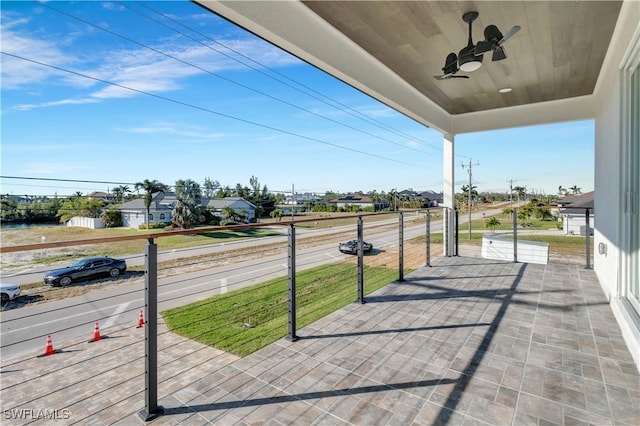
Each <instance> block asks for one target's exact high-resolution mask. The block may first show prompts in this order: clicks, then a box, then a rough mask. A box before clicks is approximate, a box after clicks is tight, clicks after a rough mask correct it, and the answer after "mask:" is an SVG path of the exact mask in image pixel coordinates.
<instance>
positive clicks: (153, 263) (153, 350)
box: [138, 238, 164, 422]
mask: <svg viewBox="0 0 640 426" xmlns="http://www.w3.org/2000/svg"><path fill="white" fill-rule="evenodd" d="M144 282H145V289H144V303H145V318H146V319H147V324H146V327H145V329H144V350H145V363H144V366H145V374H144V385H145V392H144V402H145V404H144V405H145V407H144V409H143V410H142V411H140V412H139V413H138V414H139V415H140V417H141V418H142V419H143V420H144V421H147V422H148V421H151V420H153V419H155V418H157V417H159V416H161V415H163V414H164V408H163V407H161V406H159V405H158V246H157V245H156V243H155V242H154V241H153V238H149V239H148V240H147V246H146V253H145V280H144Z"/></svg>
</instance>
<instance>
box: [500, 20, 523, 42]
mask: <svg viewBox="0 0 640 426" xmlns="http://www.w3.org/2000/svg"><path fill="white" fill-rule="evenodd" d="M518 31H520V25H515V26H513V27H512V28H511V29H510V30H509V31H507V33H506V34H505V35H504V37H502V40H500V41H499V42H498V45H502V44H503V43H505V42H506V41H507V40H509V39H510V38H511V37H513V36H514V35H515V34H516V33H517V32H518Z"/></svg>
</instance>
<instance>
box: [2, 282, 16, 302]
mask: <svg viewBox="0 0 640 426" xmlns="http://www.w3.org/2000/svg"><path fill="white" fill-rule="evenodd" d="M18 296H20V286H19V285H18V284H5V283H1V284H0V300H1V301H2V304H3V305H4V304H5V303H7V302H8V301H9V300H13V299H15V298H16V297H18Z"/></svg>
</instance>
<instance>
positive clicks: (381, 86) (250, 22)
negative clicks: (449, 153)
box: [196, 0, 622, 134]
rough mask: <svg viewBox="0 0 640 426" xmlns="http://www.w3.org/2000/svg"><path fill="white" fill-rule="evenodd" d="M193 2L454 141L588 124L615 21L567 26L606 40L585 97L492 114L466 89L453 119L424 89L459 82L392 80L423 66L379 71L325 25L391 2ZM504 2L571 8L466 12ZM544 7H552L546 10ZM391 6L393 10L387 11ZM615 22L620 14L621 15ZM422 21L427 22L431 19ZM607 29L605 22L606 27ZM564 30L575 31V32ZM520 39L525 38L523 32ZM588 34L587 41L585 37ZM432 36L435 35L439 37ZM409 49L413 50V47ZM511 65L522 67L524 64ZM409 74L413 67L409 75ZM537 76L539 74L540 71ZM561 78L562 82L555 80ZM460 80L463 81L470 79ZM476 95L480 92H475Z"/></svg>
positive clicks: (358, 47)
mask: <svg viewBox="0 0 640 426" xmlns="http://www.w3.org/2000/svg"><path fill="white" fill-rule="evenodd" d="M196 3H198V4H201V5H202V6H204V7H205V8H207V9H209V10H211V11H213V12H215V13H217V14H219V15H220V16H222V17H224V18H226V19H228V20H230V21H231V22H234V23H235V24H237V25H239V26H240V27H243V28H245V29H246V30H248V31H250V32H252V33H254V34H255V35H257V36H259V37H261V38H263V39H265V40H267V41H269V42H271V43H273V44H275V45H277V46H279V47H280V48H282V49H284V50H286V51H288V52H290V53H291V54H293V55H295V56H297V57H298V58H300V59H302V60H304V61H306V62H308V63H309V64H312V65H314V66H316V67H318V68H320V69H322V70H324V71H326V72H327V73H329V74H331V75H333V76H334V77H336V78H338V79H340V80H342V81H343V82H345V83H347V84H349V85H351V86H352V87H354V88H356V89H358V90H360V91H362V92H364V93H366V94H368V95H370V96H372V97H373V98H375V99H377V100H379V101H380V102H382V103H384V104H386V105H388V106H389V107H391V108H393V109H395V110H397V111H399V112H401V113H402V114H404V115H406V116H408V117H410V118H412V119H414V120H416V121H417V122H419V123H422V124H424V125H426V126H429V127H431V128H434V129H436V130H438V131H440V132H442V133H445V134H459V133H468V132H475V131H483V130H492V129H502V128H507V127H519V126H528V125H536V124H545V123H553V122H562V121H573V120H582V119H589V118H594V117H595V112H596V99H595V95H594V93H595V87H596V86H597V82H596V79H601V78H603V77H602V75H601V73H600V70H601V69H602V68H603V67H604V66H605V64H606V63H607V61H608V60H610V56H611V55H610V54H609V52H608V50H607V49H608V47H609V43H610V40H611V38H612V34H613V32H614V29H615V24H616V21H617V19H619V18H618V10H619V9H615V8H613V9H611V8H608V9H606V10H608V11H609V12H608V15H609V16H608V20H607V22H608V24H607V25H608V28H604V29H599V30H597V31H591V29H590V28H589V27H588V24H589V23H587V22H580V21H579V20H578V19H579V18H576V19H575V21H576V22H575V23H574V24H575V25H577V26H578V27H580V28H581V33H580V34H581V37H583V38H582V39H581V40H582V42H583V43H594V44H595V43H596V41H593V38H594V37H596V36H600V37H601V38H602V34H606V36H607V39H606V41H603V40H599V41H597V43H600V44H602V43H606V45H605V52H604V53H602V56H603V58H602V59H599V60H598V61H595V62H593V63H591V62H589V64H588V65H589V66H590V67H597V71H598V72H597V73H596V74H595V78H594V79H593V82H592V83H591V86H589V87H588V88H587V89H586V90H587V92H588V93H587V94H584V95H581V96H566V95H564V96H563V97H559V98H557V99H550V100H548V101H544V102H521V103H517V102H516V103H515V104H512V105H510V106H507V107H502V108H496V107H495V102H494V103H493V104H491V103H490V102H489V97H490V96H491V97H493V98H494V99H495V96H494V95H493V94H491V95H486V96H485V94H484V93H483V92H482V90H483V89H482V88H480V89H478V88H474V89H469V90H476V92H475V95H474V96H475V99H476V101H477V103H476V104H475V107H474V108H473V110H469V111H467V112H464V113H461V114H455V113H451V112H449V111H447V110H446V109H445V108H443V107H442V106H441V104H442V102H440V104H438V103H437V102H436V101H435V100H434V99H435V96H430V92H429V90H430V89H429V88H432V89H431V90H440V89H439V88H438V87H441V86H433V84H436V83H438V84H461V83H458V82H459V81H460V80H452V81H440V82H438V81H436V82H435V83H433V82H432V81H431V80H433V77H432V75H431V74H432V73H433V71H434V70H432V69H430V70H424V74H425V80H424V84H425V86H420V87H418V86H419V84H416V81H415V80H411V79H407V78H403V77H401V76H400V74H399V72H407V73H409V72H414V73H416V72H417V71H420V68H419V67H422V66H423V64H420V63H417V64H411V63H403V64H402V66H403V67H405V68H403V69H400V70H399V68H393V67H392V66H389V63H388V61H387V64H385V63H384V58H382V59H381V58H380V57H383V56H384V54H385V52H382V53H380V52H374V53H380V55H378V56H380V57H376V56H374V54H372V53H370V52H371V51H374V49H373V48H371V47H369V46H364V47H363V45H365V44H366V43H367V40H366V39H364V36H363V37H361V38H359V39H358V40H357V41H355V40H354V38H355V37H349V36H348V35H346V34H345V28H344V27H343V28H342V30H340V29H338V28H337V27H336V26H334V25H332V24H330V23H329V21H331V22H334V24H335V22H336V20H337V19H338V17H339V16H341V15H340V14H341V13H352V16H353V17H356V16H357V15H355V14H354V13H355V12H354V11H353V8H354V7H355V8H359V7H369V8H370V9H369V10H368V11H369V12H372V13H373V12H376V13H377V9H373V8H374V7H376V4H379V5H380V8H379V13H380V14H384V13H388V12H389V11H388V10H387V9H386V8H385V6H388V5H390V4H391V3H393V2H360V3H361V4H362V5H364V4H365V3H367V4H369V5H368V6H366V5H365V6H361V4H358V3H359V2H327V3H331V6H326V7H331V8H332V9H331V11H330V13H329V12H327V13H326V15H324V16H319V15H318V13H316V11H314V10H313V9H312V8H313V7H316V8H319V9H320V10H322V8H323V7H325V6H323V5H322V2H319V3H317V4H316V2H310V5H309V6H307V5H305V3H304V2H300V1H266V2H265V1H211V0H200V1H197V2H196ZM400 3H406V5H404V6H400V7H412V5H411V3H413V2H400ZM421 3H424V4H425V5H428V6H424V7H429V8H430V9H429V10H430V11H431V10H433V8H436V7H442V8H449V9H450V8H451V7H453V6H456V7H458V8H459V10H464V9H465V8H468V7H472V6H473V4H469V3H468V2H437V1H434V2H421ZM506 3H509V4H512V3H513V4H516V5H518V4H520V7H521V9H522V10H524V8H527V7H529V6H530V5H532V4H534V3H535V4H536V5H537V4H540V5H541V7H557V6H556V5H558V4H561V3H567V4H568V5H571V4H576V2H502V3H501V2H480V3H476V5H475V6H473V7H489V5H490V4H499V5H500V6H502V5H503V4H506ZM577 3H584V4H586V5H587V6H588V4H589V3H593V4H594V5H596V4H597V5H598V6H599V7H600V8H602V7H605V8H606V7H607V3H611V4H617V5H618V8H619V7H620V4H621V3H620V2H577ZM398 4H399V3H398ZM414 4H415V3H414ZM550 4H551V5H552V6H549V5H550ZM452 5H453V6H452ZM341 7H344V10H343V11H341V9H340V8H341ZM393 7H396V6H395V4H394V6H393ZM421 7H422V6H421ZM493 7H496V6H493ZM581 7H582V6H581ZM585 7H586V6H585ZM487 10H491V9H487ZM516 10H520V9H516ZM547 12H548V11H547ZM596 12H597V10H596V11H592V12H590V13H593V14H595V13H596ZM412 13H413V9H412ZM456 13H458V10H457V9H456V10H455V11H453V12H451V13H450V15H449V16H448V19H449V20H450V26H454V25H459V24H460V23H457V21H454V20H453V17H455V16H457V15H456ZM522 13H525V12H522ZM526 13H529V11H528V10H527V11H526ZM585 13H586V12H585ZM548 15H549V14H548V13H547V14H546V15H544V14H540V15H539V16H538V15H536V16H538V18H539V19H540V20H542V19H547V20H550V19H552V18H549V16H548ZM611 15H613V16H611ZM620 15H622V13H621V14H620ZM443 16H444V15H443ZM510 16H511V17H512V19H513V20H516V21H518V22H522V23H523V25H524V22H526V20H525V19H527V18H529V19H531V15H523V16H520V17H519V18H518V14H517V13H516V12H511V15H510ZM593 16H596V15H593ZM423 18H426V16H424V17H423ZM429 18H430V19H431V17H429ZM441 19H445V18H441ZM420 20H421V19H415V21H417V22H419V21H420ZM458 20H459V19H458ZM383 21H384V19H382V18H381V19H373V20H372V22H373V23H372V24H371V25H369V24H368V25H367V27H374V26H375V23H377V22H383ZM611 22H613V23H612V24H611ZM462 25H463V26H464V25H466V24H464V23H462ZM537 25H539V26H541V27H545V28H547V27H553V23H549V22H538V23H537ZM603 26H604V24H603ZM416 28H418V25H416ZM463 28H464V27H463ZM377 30H378V27H375V28H367V31H369V32H368V33H367V34H368V35H369V36H370V35H371V34H374V32H375V31H377ZM380 31H381V34H382V31H384V29H380ZM478 31H480V34H481V31H482V30H481V29H478ZM572 31H574V32H575V31H577V30H572ZM522 32H523V33H524V32H525V31H524V29H523V31H522ZM589 32H591V33H594V34H593V35H589ZM439 37H441V36H440V35H439ZM554 37H555V36H554ZM441 38H442V37H441ZM514 38H515V37H514ZM420 41H421V40H418V42H420ZM428 41H429V40H427V39H425V40H424V42H425V43H427V42H428ZM413 42H414V43H417V42H416V41H415V40H414V41H413ZM570 42H571V41H569V43H570ZM372 43H374V41H372ZM453 44H455V43H453V42H452V45H453ZM458 44H459V42H458ZM516 46H517V45H515V44H514V47H516ZM447 48H448V47H447ZM600 49H601V50H602V46H600ZM512 50H513V57H514V58H517V57H518V56H517V55H518V54H517V51H516V49H515V48H514V49H512ZM389 52H391V50H389V51H387V52H386V54H390V53H389ZM605 53H606V57H605ZM434 55H436V53H434ZM439 56H441V55H439ZM508 60H509V58H508V59H507V61H508ZM527 60H529V59H527ZM554 60H555V59H554V58H551V59H549V62H553V61H554ZM515 61H516V59H514V62H515ZM502 62H506V61H501V62H500V64H502ZM516 63H517V64H520V63H523V64H524V63H525V60H522V61H521V62H516ZM585 66H586V65H585ZM409 67H413V68H412V69H409ZM392 68H393V69H392ZM487 72H488V71H487ZM564 72H565V71H563V73H564ZM570 73H571V71H570V70H569V69H567V70H566V74H567V76H569V75H570ZM539 74H542V73H541V72H540V73H539ZM474 77H475V74H474ZM480 78H483V76H482V75H479V79H478V81H479V80H480ZM542 78H543V76H542V75H540V76H539V77H538V80H542ZM562 78H565V77H564V76H562ZM427 79H429V80H427ZM557 80H558V81H560V80H559V77H558V78H557ZM462 81H464V82H467V81H471V80H462ZM514 81H515V80H514ZM427 82H428V83H427ZM427 84H429V86H426V85H427ZM522 84H523V86H522V88H523V90H530V91H534V90H535V89H531V87H534V88H535V87H538V86H536V84H542V83H540V81H538V82H529V83H526V84H530V85H531V87H525V83H522ZM555 84H562V83H561V81H560V83H558V82H556V83H555ZM567 84H569V83H567ZM461 87H462V86H461ZM491 87H494V86H491ZM460 90H462V89H460ZM478 90H480V91H479V92H478ZM485 91H486V90H485ZM483 96H485V97H486V98H487V99H486V102H485V101H483ZM450 98H452V102H453V101H454V100H455V99H453V95H451V96H450Z"/></svg>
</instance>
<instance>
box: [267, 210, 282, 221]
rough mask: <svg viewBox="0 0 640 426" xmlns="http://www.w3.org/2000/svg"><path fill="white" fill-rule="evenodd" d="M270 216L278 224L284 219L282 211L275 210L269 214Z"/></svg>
mask: <svg viewBox="0 0 640 426" xmlns="http://www.w3.org/2000/svg"><path fill="white" fill-rule="evenodd" d="M269 216H271V217H272V218H274V219H275V220H276V221H277V222H280V220H281V219H282V210H280V209H275V210H273V211H271V213H269Z"/></svg>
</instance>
